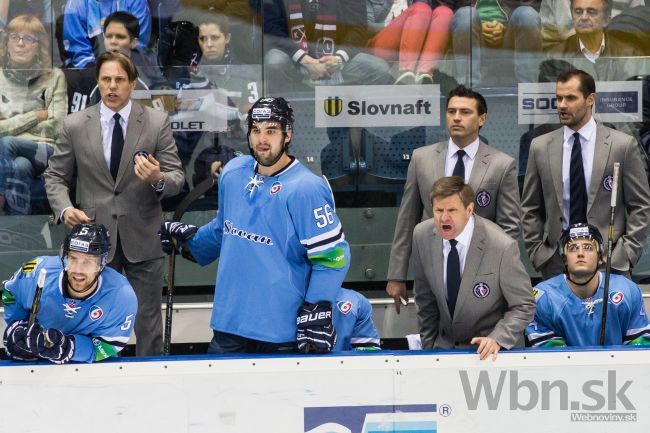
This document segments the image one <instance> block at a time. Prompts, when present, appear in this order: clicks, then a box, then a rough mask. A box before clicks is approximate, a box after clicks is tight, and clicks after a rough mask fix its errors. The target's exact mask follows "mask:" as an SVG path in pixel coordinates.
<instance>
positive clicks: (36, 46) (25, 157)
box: [0, 15, 67, 214]
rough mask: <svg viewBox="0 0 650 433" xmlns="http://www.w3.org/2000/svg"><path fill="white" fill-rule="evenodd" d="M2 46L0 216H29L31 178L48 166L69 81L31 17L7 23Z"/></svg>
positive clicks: (0, 71) (46, 39) (17, 18)
mask: <svg viewBox="0 0 650 433" xmlns="http://www.w3.org/2000/svg"><path fill="white" fill-rule="evenodd" d="M5 35H6V36H5V37H4V38H3V40H2V43H1V44H0V57H1V58H2V69H1V70H0V213H2V214H4V213H9V214H29V213H31V194H30V188H31V183H32V180H33V179H34V178H36V177H38V176H40V175H41V174H42V173H43V171H45V168H46V167H47V160H48V158H49V157H50V156H51V155H52V153H53V145H54V142H55V140H56V137H57V134H58V131H59V130H60V129H61V126H62V124H63V118H64V116H65V114H66V109H67V103H66V83H65V78H64V76H63V73H62V72H61V71H60V70H59V69H57V68H53V67H52V61H51V59H50V44H49V37H48V36H47V33H46V31H45V28H44V27H43V24H41V22H40V21H39V20H38V18H35V17H33V16H30V15H19V16H17V17H16V18H14V19H13V20H11V21H10V22H9V25H8V26H7V29H6V31H5Z"/></svg>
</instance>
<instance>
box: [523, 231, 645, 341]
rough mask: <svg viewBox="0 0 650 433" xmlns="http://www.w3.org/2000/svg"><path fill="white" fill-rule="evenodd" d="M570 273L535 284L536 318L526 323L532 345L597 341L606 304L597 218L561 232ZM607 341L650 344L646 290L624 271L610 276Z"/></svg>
mask: <svg viewBox="0 0 650 433" xmlns="http://www.w3.org/2000/svg"><path fill="white" fill-rule="evenodd" d="M560 254H561V255H562V258H563V260H564V266H565V271H564V274H560V275H557V276H555V277H553V278H551V279H549V280H546V281H543V282H542V283H540V284H539V285H538V286H537V287H535V289H534V290H533V292H534V294H535V299H536V301H537V311H536V313H535V319H534V321H533V322H531V323H530V325H528V327H527V328H526V338H527V343H528V345H529V346H533V347H556V346H595V345H598V342H599V337H600V326H601V320H602V308H603V288H604V273H603V272H600V271H598V267H599V265H601V264H602V254H603V238H602V236H601V235H600V232H599V231H598V229H597V228H596V227H595V226H593V225H591V224H584V223H579V224H573V225H571V226H569V227H567V228H566V229H565V230H564V231H563V232H562V235H561V237H560ZM607 308H608V310H607V312H608V314H607V327H606V331H605V332H606V334H605V344H606V345H614V344H628V345H650V325H648V319H647V317H646V313H645V309H644V308H643V299H642V298H641V290H640V289H639V286H637V285H636V284H635V283H634V282H632V281H630V280H629V279H627V278H625V277H624V276H622V275H614V274H612V275H611V276H610V282H609V304H608V307H607Z"/></svg>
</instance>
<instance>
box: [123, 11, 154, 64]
mask: <svg viewBox="0 0 650 433" xmlns="http://www.w3.org/2000/svg"><path fill="white" fill-rule="evenodd" d="M134 3H135V4H132V5H131V6H130V7H128V8H127V9H128V12H129V13H131V14H132V15H133V16H134V17H136V18H137V19H138V22H139V23H140V35H138V49H139V50H140V51H141V52H143V53H144V52H145V50H146V48H147V45H149V39H150V38H151V14H150V13H149V5H147V2H146V1H144V0H141V1H137V2H134Z"/></svg>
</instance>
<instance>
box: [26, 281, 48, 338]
mask: <svg viewBox="0 0 650 433" xmlns="http://www.w3.org/2000/svg"><path fill="white" fill-rule="evenodd" d="M46 275H47V271H46V270H45V269H41V271H40V272H39V274H38V280H37V282H36V292H35V293H34V300H33V301H32V311H31V313H29V320H28V321H27V329H29V328H30V327H31V326H32V325H33V324H34V323H35V322H36V314H38V307H39V306H40V305H41V295H42V294H43V286H45V276H46Z"/></svg>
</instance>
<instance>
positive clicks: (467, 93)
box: [447, 84, 487, 116]
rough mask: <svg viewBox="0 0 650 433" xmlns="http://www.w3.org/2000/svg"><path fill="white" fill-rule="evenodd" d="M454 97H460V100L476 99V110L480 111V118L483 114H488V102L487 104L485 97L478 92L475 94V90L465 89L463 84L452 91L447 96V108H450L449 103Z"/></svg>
mask: <svg viewBox="0 0 650 433" xmlns="http://www.w3.org/2000/svg"><path fill="white" fill-rule="evenodd" d="M454 96H456V97H459V98H470V99H475V100H476V108H477V110H478V114H479V116H480V115H481V114H485V113H487V102H485V98H484V97H483V95H481V94H480V93H478V92H475V91H474V90H472V89H470V88H469V87H465V86H463V85H462V84H461V85H460V86H458V87H456V88H454V89H451V91H450V92H449V95H448V96H447V107H449V101H450V100H451V98H453V97H454Z"/></svg>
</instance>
